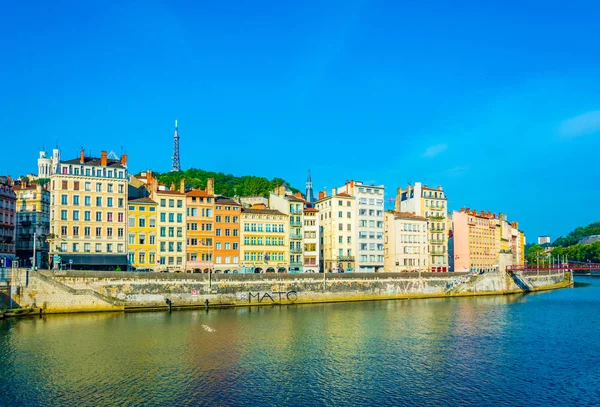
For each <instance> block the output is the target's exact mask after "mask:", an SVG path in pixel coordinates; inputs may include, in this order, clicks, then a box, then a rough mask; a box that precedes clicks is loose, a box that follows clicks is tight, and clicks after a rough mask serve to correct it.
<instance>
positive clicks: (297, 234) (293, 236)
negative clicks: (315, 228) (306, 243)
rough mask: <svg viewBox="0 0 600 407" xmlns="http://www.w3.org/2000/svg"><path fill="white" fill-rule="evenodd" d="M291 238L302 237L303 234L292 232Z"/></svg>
mask: <svg viewBox="0 0 600 407" xmlns="http://www.w3.org/2000/svg"><path fill="white" fill-rule="evenodd" d="M290 239H302V235H301V234H299V233H290Z"/></svg>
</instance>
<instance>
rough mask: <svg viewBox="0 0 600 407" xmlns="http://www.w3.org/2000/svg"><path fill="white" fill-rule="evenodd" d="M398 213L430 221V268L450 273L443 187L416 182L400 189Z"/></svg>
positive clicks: (446, 214) (397, 204) (445, 198)
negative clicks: (407, 213)
mask: <svg viewBox="0 0 600 407" xmlns="http://www.w3.org/2000/svg"><path fill="white" fill-rule="evenodd" d="M395 209H396V212H409V213H414V214H415V215H417V216H423V217H425V218H427V220H428V221H429V224H428V234H429V236H428V241H429V267H430V270H431V271H448V268H449V264H448V232H449V231H448V227H447V224H448V200H447V197H446V194H445V192H444V190H443V189H442V187H441V186H438V187H437V188H429V187H428V186H427V185H421V183H420V182H416V183H415V185H414V186H412V185H411V184H408V187H407V188H406V189H402V188H398V194H397V195H396V205H395Z"/></svg>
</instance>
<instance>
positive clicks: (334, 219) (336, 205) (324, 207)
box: [315, 188, 357, 272]
mask: <svg viewBox="0 0 600 407" xmlns="http://www.w3.org/2000/svg"><path fill="white" fill-rule="evenodd" d="M355 205H356V200H355V198H354V197H353V196H351V195H349V194H347V193H345V192H342V193H338V192H337V189H336V188H333V189H332V191H331V196H327V193H326V192H325V191H322V192H319V200H318V201H317V202H316V203H315V207H316V209H317V210H318V211H319V222H320V224H321V233H320V235H321V242H320V243H321V247H320V249H321V255H320V257H321V259H320V260H321V270H322V271H324V272H338V271H344V272H352V271H355V270H356V258H355V253H356V252H357V239H356V226H355V225H356V220H355V219H354V214H355Z"/></svg>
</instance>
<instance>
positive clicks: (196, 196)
mask: <svg viewBox="0 0 600 407" xmlns="http://www.w3.org/2000/svg"><path fill="white" fill-rule="evenodd" d="M185 195H186V201H187V226H186V229H187V230H186V233H187V253H186V255H187V270H188V271H190V272H204V273H208V272H209V271H214V266H215V263H214V256H213V253H214V248H215V244H214V242H215V195H214V179H212V178H209V179H208V182H207V185H206V189H204V190H192V191H188V192H186V193H185ZM238 233H239V232H238ZM238 246H239V245H238Z"/></svg>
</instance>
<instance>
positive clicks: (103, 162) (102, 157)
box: [100, 150, 107, 167]
mask: <svg viewBox="0 0 600 407" xmlns="http://www.w3.org/2000/svg"><path fill="white" fill-rule="evenodd" d="M106 164H107V160H106V151H104V150H102V153H101V154H100V165H101V166H103V167H106Z"/></svg>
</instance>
